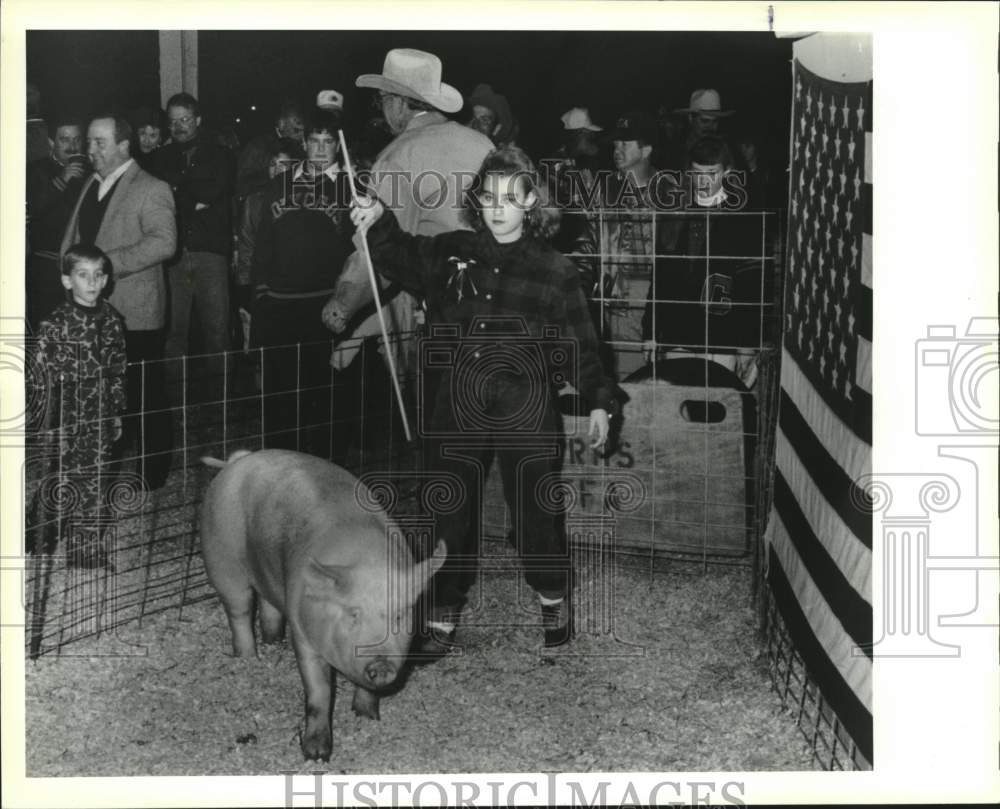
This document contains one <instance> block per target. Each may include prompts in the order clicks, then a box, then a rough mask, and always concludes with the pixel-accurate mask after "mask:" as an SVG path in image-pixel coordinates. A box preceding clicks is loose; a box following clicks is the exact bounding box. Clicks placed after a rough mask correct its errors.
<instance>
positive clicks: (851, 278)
mask: <svg viewBox="0 0 1000 809" xmlns="http://www.w3.org/2000/svg"><path fill="white" fill-rule="evenodd" d="M792 82H793V89H792V91H793V106H792V138H791V151H792V155H791V156H792V160H791V174H790V178H789V179H790V189H789V219H788V242H787V245H788V248H787V249H788V262H787V268H786V272H787V276H786V284H785V290H786V299H785V322H784V336H783V345H782V355H781V392H780V406H779V418H778V432H777V438H776V459H775V480H774V499H773V506H772V510H771V515H770V520H769V523H768V543H769V549H768V559H767V561H768V572H767V580H768V585H769V588H770V590H771V594H772V597H773V598H774V602H775V605H776V607H777V609H778V611H779V612H780V614H781V617H782V619H783V621H784V623H785V626H786V628H787V629H788V632H789V635H790V636H791V638H792V640H793V642H794V644H795V647H796V649H797V650H798V651H799V653H800V654H801V656H802V658H803V661H804V662H805V665H806V668H807V670H808V671H809V675H810V677H811V678H812V679H813V681H814V682H815V683H816V685H817V686H818V688H819V691H820V692H821V693H822V695H823V698H824V700H825V702H826V703H827V705H828V706H829V707H830V708H831V709H832V711H833V713H835V714H836V717H837V720H838V724H839V725H840V727H841V728H843V729H844V730H845V731H846V732H847V734H848V735H849V736H850V738H851V739H852V740H853V742H854V744H855V745H856V749H857V752H859V753H860V754H861V756H863V758H864V762H865V763H867V766H869V767H870V766H872V765H873V764H874V762H873V761H872V685H871V673H872V659H871V654H872V652H871V644H872V606H871V601H872V593H871V588H872V585H871V549H872V518H871V511H870V510H867V509H866V507H865V505H866V503H867V500H866V496H865V495H864V493H863V492H862V491H860V490H859V488H858V487H857V485H856V481H858V480H859V479H861V477H862V476H863V475H865V474H867V473H869V472H870V468H871V445H872V394H871V390H872V260H871V259H872V184H871V155H872V149H871V145H872V132H871V130H872V127H871V121H872V82H871V81H867V82H861V83H853V84H843V83H838V82H834V81H829V80H827V79H825V78H822V77H820V76H817V75H815V74H814V73H811V72H810V71H809V70H808V69H806V68H805V67H804V66H803V65H802V64H800V63H799V61H798V60H794V61H793V78H792ZM858 649H860V650H862V653H859V652H858V651H857V650H858Z"/></svg>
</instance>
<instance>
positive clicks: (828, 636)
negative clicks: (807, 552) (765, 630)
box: [773, 519, 872, 711]
mask: <svg viewBox="0 0 1000 809" xmlns="http://www.w3.org/2000/svg"><path fill="white" fill-rule="evenodd" d="M773 536H774V539H775V542H774V545H773V547H774V551H775V553H776V554H777V557H778V561H779V562H781V567H782V569H783V570H784V571H785V575H786V576H788V583H789V586H790V587H791V588H792V592H794V593H795V597H796V598H797V599H798V601H799V606H800V608H801V609H802V614H803V615H804V616H805V619H806V621H807V622H808V623H809V628H810V629H812V632H813V634H814V635H815V636H816V640H817V641H819V644H820V646H822V647H823V649H824V650H825V651H826V653H827V656H828V657H829V658H830V660H831V662H832V663H833V665H834V666H835V667H836V669H837V671H838V672H840V676H841V677H843V678H844V682H845V683H847V685H848V686H849V687H850V689H851V690H852V691H853V692H854V694H855V695H856V696H857V698H858V700H860V702H861V704H862V705H864V706H865V708H866V709H867V710H869V711H870V710H871V704H872V687H871V671H872V659H871V656H870V655H865V654H863V653H862V650H861V649H859V648H858V645H857V644H856V643H855V642H854V639H853V638H852V637H851V636H850V635H849V634H848V633H847V630H846V629H844V625H843V624H842V623H841V622H840V619H839V618H838V617H837V616H836V615H835V614H834V612H833V610H831V609H830V605H829V603H828V602H827V601H826V598H825V597H824V595H823V593H822V592H820V590H819V589H818V588H817V587H816V583H815V582H814V581H813V580H812V579H811V578H810V577H809V574H808V572H806V571H805V570H804V569H803V568H804V565H803V563H802V560H801V559H800V558H799V557H798V555H797V554H796V553H795V547H794V545H792V543H791V542H790V541H789V538H788V531H787V529H786V528H785V525H784V524H783V523H782V522H781V520H780V519H778V520H775V525H774V534H773Z"/></svg>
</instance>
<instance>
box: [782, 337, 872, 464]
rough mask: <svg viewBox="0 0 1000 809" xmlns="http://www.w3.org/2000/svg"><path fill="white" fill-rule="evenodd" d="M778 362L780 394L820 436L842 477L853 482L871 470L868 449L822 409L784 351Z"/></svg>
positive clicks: (840, 421)
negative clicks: (780, 364) (780, 378)
mask: <svg viewBox="0 0 1000 809" xmlns="http://www.w3.org/2000/svg"><path fill="white" fill-rule="evenodd" d="M781 363H782V366H781V376H782V380H781V387H782V394H783V395H787V396H788V398H789V399H790V400H791V401H792V403H793V404H794V405H795V407H796V408H797V409H798V411H799V412H800V413H801V414H802V416H803V418H805V420H806V421H807V422H808V423H809V424H810V425H811V428H812V430H813V431H814V432H815V433H816V434H817V435H821V436H823V438H824V441H823V443H824V446H825V448H826V450H827V452H829V453H830V454H831V455H832V456H833V458H834V460H835V461H836V462H837V465H838V466H840V467H841V469H843V470H844V474H846V475H847V477H849V478H850V479H851V480H857V479H858V478H860V477H861V476H862V475H865V474H867V473H868V472H869V471H871V470H870V466H869V462H870V460H871V448H870V447H869V446H868V445H867V444H865V443H864V442H862V440H861V439H860V438H859V437H858V435H857V434H856V433H855V432H854V431H853V430H852V429H851V428H850V427H848V426H847V425H846V424H845V423H844V422H843V421H842V420H841V419H840V418H838V417H837V416H836V415H835V414H834V413H833V412H832V411H831V410H830V408H828V407H827V406H826V404H825V403H824V402H823V399H822V398H821V397H820V395H819V394H818V393H817V392H816V390H815V388H813V387H812V385H810V384H809V380H807V379H806V378H805V376H804V375H803V374H802V370H801V369H800V368H799V366H798V365H797V364H796V363H795V362H794V361H793V360H792V358H791V357H790V356H789V355H788V353H787V352H784V351H783V352H782V356H781Z"/></svg>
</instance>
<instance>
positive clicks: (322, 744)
mask: <svg viewBox="0 0 1000 809" xmlns="http://www.w3.org/2000/svg"><path fill="white" fill-rule="evenodd" d="M292 647H293V648H294V649H295V658H296V660H298V663H299V674H300V675H301V677H302V686H303V688H304V689H305V692H306V727H305V730H303V731H302V755H304V756H305V757H306V760H307V761H313V760H317V759H318V760H320V761H329V760H330V753H331V752H332V751H333V732H332V730H331V728H330V715H331V713H332V712H333V697H334V689H335V688H336V681H335V680H334V676H333V669H332V668H331V667H330V664H329V663H327V662H326V661H325V660H324V659H323V658H322V657H320V655H319V654H318V653H317V652H316V650H315V649H313V648H312V647H311V646H309V643H308V642H307V641H303V640H302V639H301V638H299V636H298V633H297V632H294V631H293V632H292Z"/></svg>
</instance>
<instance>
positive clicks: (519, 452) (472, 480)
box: [424, 380, 571, 620]
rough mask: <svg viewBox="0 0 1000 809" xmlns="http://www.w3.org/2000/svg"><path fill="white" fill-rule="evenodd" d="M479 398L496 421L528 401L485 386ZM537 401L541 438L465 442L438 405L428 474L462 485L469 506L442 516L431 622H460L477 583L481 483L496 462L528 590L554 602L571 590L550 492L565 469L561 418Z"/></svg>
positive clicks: (508, 436)
mask: <svg viewBox="0 0 1000 809" xmlns="http://www.w3.org/2000/svg"><path fill="white" fill-rule="evenodd" d="M481 393H482V397H481V399H480V401H481V402H482V403H484V404H485V408H484V410H485V411H488V415H490V416H491V417H494V418H495V417H498V416H501V415H507V414H511V413H517V412H519V410H520V408H521V406H522V405H523V404H524V401H525V400H524V397H523V395H521V394H522V393H523V390H521V391H519V390H517V386H515V387H514V388H513V389H512V388H508V387H506V386H505V385H504V384H503V382H502V381H501V382H499V383H498V382H497V381H494V380H488V381H487V382H486V383H485V384H484V386H483V388H482V390H481ZM539 399H540V400H539V401H537V402H536V403H534V404H537V406H538V407H540V408H542V412H541V413H540V414H538V415H540V417H541V421H540V423H539V424H538V430H537V432H533V433H532V432H528V433H522V434H520V435H518V434H516V433H504V432H503V431H500V430H498V431H495V432H493V433H492V434H488V433H487V432H486V431H483V432H482V433H481V434H480V435H479V436H478V437H472V436H471V435H468V434H464V435H463V432H464V431H463V429H462V428H461V427H459V426H458V425H457V423H456V422H455V421H451V417H452V416H453V413H451V412H449V408H447V407H442V406H440V404H439V406H437V407H436V408H435V412H434V414H433V416H432V419H433V422H434V424H435V428H436V429H435V432H437V433H438V435H436V436H434V437H429V438H427V439H425V444H424V446H425V452H426V455H425V462H424V463H425V467H426V468H427V469H428V470H430V471H431V473H433V472H442V473H445V475H446V476H451V475H453V476H455V477H457V478H458V479H459V480H460V481H461V483H462V486H463V488H464V491H465V498H464V499H463V500H462V502H461V504H460V505H459V506H458V507H457V508H456V509H454V510H451V511H442V512H441V513H438V514H437V520H436V528H437V538H438V539H443V540H444V541H445V544H446V545H447V547H448V557H447V559H446V560H445V562H444V565H443V566H442V567H441V569H440V570H439V571H438V573H437V575H435V576H434V579H433V581H432V582H431V588H430V589H431V597H430V600H431V611H432V620H442V619H443V620H450V619H451V618H450V617H449V616H453V615H455V614H457V613H458V612H459V611H460V610H461V606H462V604H463V603H464V602H465V594H466V592H467V591H468V589H469V587H470V586H471V585H472V583H473V582H474V580H475V572H476V568H477V561H478V555H479V541H480V530H481V526H480V518H481V503H482V493H483V483H484V479H485V475H486V472H487V471H488V469H489V465H490V461H491V460H492V459H493V457H494V456H495V457H496V464H497V467H498V469H499V472H500V478H501V481H502V482H503V492H504V499H505V500H506V501H507V506H508V508H509V510H510V515H511V521H512V523H513V532H512V534H511V536H510V540H511V542H512V544H513V545H514V547H515V550H516V551H517V552H518V555H519V556H520V557H521V563H522V566H523V570H524V579H525V582H526V583H527V584H528V586H529V587H531V588H532V589H534V590H536V591H538V592H540V593H542V594H543V595H546V596H549V597H552V598H556V597H559V596H561V595H565V594H566V593H567V592H568V590H569V587H570V585H571V569H570V559H569V552H568V547H567V544H566V537H565V532H564V525H563V520H562V515H561V512H560V506H559V505H558V497H557V494H556V492H555V491H554V489H553V487H554V486H556V485H557V477H556V475H557V472H558V470H559V468H560V466H561V451H560V444H559V439H558V436H557V435H556V432H557V429H556V427H557V424H558V417H557V415H556V412H555V410H554V405H553V404H552V402H551V401H550V400H549V399H548V398H547V397H539ZM439 403H440V400H439ZM449 421H451V424H449ZM448 427H452V428H453V430H454V431H453V432H452V431H451V430H447V431H448V432H452V435H450V436H448V435H442V434H441V433H442V432H444V431H445V430H442V428H448Z"/></svg>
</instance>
